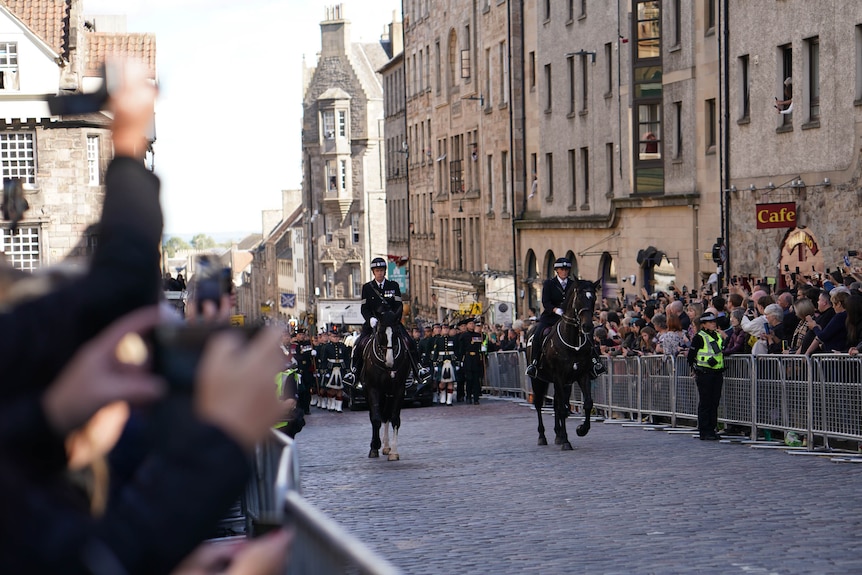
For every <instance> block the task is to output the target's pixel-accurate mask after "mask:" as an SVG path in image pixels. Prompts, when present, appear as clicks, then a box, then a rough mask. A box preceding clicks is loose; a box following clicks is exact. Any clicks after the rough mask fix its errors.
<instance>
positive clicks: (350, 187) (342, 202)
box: [302, 5, 390, 323]
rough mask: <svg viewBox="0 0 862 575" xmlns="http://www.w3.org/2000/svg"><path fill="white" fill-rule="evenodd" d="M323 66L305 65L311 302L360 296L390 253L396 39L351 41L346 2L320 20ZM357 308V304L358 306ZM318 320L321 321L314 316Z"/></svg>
mask: <svg viewBox="0 0 862 575" xmlns="http://www.w3.org/2000/svg"><path fill="white" fill-rule="evenodd" d="M320 30H321V46H322V47H321V52H320V54H319V56H318V61H317V66H316V67H315V68H310V69H306V70H305V71H304V94H303V110H304V112H303V129H302V150H303V157H302V162H303V184H302V186H303V187H302V189H303V203H304V204H305V207H306V209H307V213H306V216H307V221H308V223H309V226H310V234H309V236H310V237H309V240H310V241H309V242H308V244H307V245H308V250H309V257H308V272H309V273H308V275H307V277H306V279H307V281H308V294H309V307H310V308H311V309H315V308H317V309H320V306H321V305H322V304H323V302H326V305H327V306H330V307H331V306H332V305H333V304H338V305H343V306H344V307H345V308H346V306H349V305H352V304H356V303H357V302H358V300H359V296H360V291H361V286H362V283H363V282H365V281H367V280H368V278H369V277H370V268H369V264H370V262H371V259H372V258H374V257H378V256H379V257H386V255H387V239H386V237H387V225H386V224H387V214H386V201H385V200H386V197H385V189H384V183H385V173H386V158H385V148H384V140H383V88H382V84H381V79H380V76H379V74H378V73H377V70H379V69H380V68H382V67H383V66H384V65H385V64H386V62H387V61H389V59H390V55H389V54H388V53H387V50H389V49H390V45H389V42H388V41H387V42H385V43H384V42H379V43H374V44H359V43H355V42H351V39H350V23H349V21H348V20H347V19H346V17H345V14H344V9H343V6H341V5H337V6H333V7H330V8H327V10H326V19H325V20H324V21H322V22H321V23H320ZM354 307H355V306H354ZM312 323H313V322H312Z"/></svg>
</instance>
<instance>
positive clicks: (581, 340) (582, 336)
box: [557, 292, 590, 351]
mask: <svg viewBox="0 0 862 575" xmlns="http://www.w3.org/2000/svg"><path fill="white" fill-rule="evenodd" d="M576 293H577V292H576ZM574 295H575V294H573V297H574ZM583 313H590V310H588V309H587V308H581V309H579V310H577V311H576V312H575V317H573V318H571V317H568V316H566V315H565V314H563V315H561V316H560V321H558V322H557V335H558V336H560V341H561V342H562V343H563V345H565V346H566V347H568V348H569V349H573V350H575V351H578V350H580V349H581V348H582V347H584V345H586V344H587V342H588V339H587V333H586V331H584V326H583V324H582V323H581V320H580V317H581V314H583ZM560 323H568V324H575V325H576V326H578V328H579V329H578V333H580V338H579V339H578V345H571V344H569V343H568V342H567V341H566V340H565V338H563V334H562V332H560Z"/></svg>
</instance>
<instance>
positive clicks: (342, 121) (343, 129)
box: [338, 111, 347, 138]
mask: <svg viewBox="0 0 862 575" xmlns="http://www.w3.org/2000/svg"><path fill="white" fill-rule="evenodd" d="M338 135H339V136H341V137H342V138H344V137H346V136H347V112H344V111H341V112H338Z"/></svg>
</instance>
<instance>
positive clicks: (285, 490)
mask: <svg viewBox="0 0 862 575" xmlns="http://www.w3.org/2000/svg"><path fill="white" fill-rule="evenodd" d="M252 468H253V470H252V478H251V480H250V481H249V483H248V486H247V487H246V492H245V495H244V497H243V508H244V511H245V514H246V527H247V531H246V533H247V534H248V535H249V536H250V537H254V536H255V535H258V534H261V533H262V532H264V531H266V530H268V529H270V528H273V527H282V526H284V527H290V526H292V527H293V529H294V533H295V535H294V539H293V545H292V548H291V553H290V560H289V562H288V565H287V568H286V569H285V573H286V574H287V575H294V574H297V575H298V574H304V573H315V574H316V575H318V574H319V575H341V574H343V573H357V574H360V575H397V574H399V573H400V571H399V570H398V569H397V568H396V567H395V566H393V565H392V564H391V563H390V562H389V561H387V560H386V559H384V558H383V557H381V556H379V555H378V554H376V553H375V552H373V551H372V550H371V549H369V548H368V547H366V546H365V545H364V544H363V543H361V542H360V541H359V540H358V539H356V538H355V537H353V536H352V535H351V534H350V533H348V532H347V531H345V530H344V528H342V527H341V526H339V525H338V524H337V523H335V522H334V521H333V520H332V519H330V518H328V517H326V516H325V515H324V514H323V513H322V512H321V511H320V510H318V509H317V508H315V507H314V506H313V505H312V504H311V503H309V502H308V501H306V500H305V499H304V498H303V497H302V495H301V493H300V489H301V485H300V473H299V458H298V455H297V451H296V446H295V445H294V443H293V440H292V439H290V438H289V437H288V436H286V435H284V434H283V433H281V432H279V431H275V430H273V431H272V432H271V434H270V436H269V438H268V440H267V441H265V442H263V443H261V444H260V445H258V446H257V449H256V452H255V458H254V462H253V465H252Z"/></svg>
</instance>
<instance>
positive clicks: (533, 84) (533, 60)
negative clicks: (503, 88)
mask: <svg viewBox="0 0 862 575" xmlns="http://www.w3.org/2000/svg"><path fill="white" fill-rule="evenodd" d="M860 35H862V32H860ZM860 58H862V57H860ZM529 74H530V91H532V90H535V89H536V53H535V52H530V69H529ZM860 77H862V74H860Z"/></svg>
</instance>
